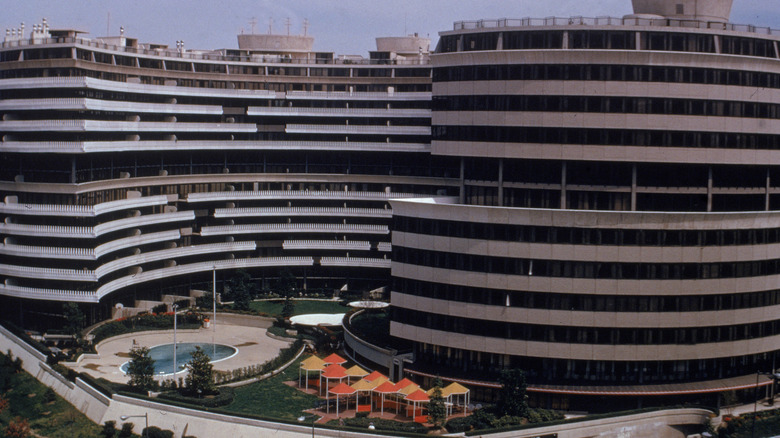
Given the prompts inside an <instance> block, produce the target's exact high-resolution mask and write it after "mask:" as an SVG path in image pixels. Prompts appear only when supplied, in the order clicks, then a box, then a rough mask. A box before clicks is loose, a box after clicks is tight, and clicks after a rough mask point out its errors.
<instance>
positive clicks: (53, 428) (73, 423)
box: [0, 356, 100, 438]
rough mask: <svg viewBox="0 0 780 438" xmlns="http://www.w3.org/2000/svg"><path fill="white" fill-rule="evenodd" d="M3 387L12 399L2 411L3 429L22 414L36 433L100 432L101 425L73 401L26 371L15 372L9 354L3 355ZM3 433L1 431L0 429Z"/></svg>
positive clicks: (55, 436)
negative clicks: (69, 401) (47, 397)
mask: <svg viewBox="0 0 780 438" xmlns="http://www.w3.org/2000/svg"><path fill="white" fill-rule="evenodd" d="M0 360H1V361H2V362H3V364H2V365H0V390H1V391H2V397H3V398H5V399H7V400H8V401H9V404H8V408H7V409H6V410H4V411H3V412H2V413H0V431H2V430H4V429H5V428H6V426H7V425H8V423H9V422H10V421H12V420H13V418H14V417H17V416H20V417H22V418H26V419H28V420H29V422H30V427H31V428H32V429H33V431H34V432H35V433H37V434H38V435H40V436H45V437H48V438H70V437H75V438H80V437H84V438H87V437H89V438H92V437H96V436H99V433H100V427H99V426H98V425H97V424H95V423H93V422H92V421H90V419H89V418H87V417H86V416H84V414H82V413H81V412H79V411H78V410H77V409H76V408H75V407H73V405H71V404H70V403H68V402H66V401H65V400H64V399H63V398H61V397H60V396H58V395H56V394H52V393H51V392H50V393H49V396H50V397H51V398H50V400H53V401H46V399H45V395H46V391H47V389H48V388H47V387H46V386H44V385H43V384H41V383H40V382H39V381H37V380H36V379H35V378H34V377H32V376H31V375H29V374H27V373H25V372H18V373H14V372H13V369H12V368H10V367H8V366H7V365H6V364H5V362H6V357H5V356H2V358H1V359H0ZM0 433H1V432H0Z"/></svg>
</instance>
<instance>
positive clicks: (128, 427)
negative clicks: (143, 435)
mask: <svg viewBox="0 0 780 438" xmlns="http://www.w3.org/2000/svg"><path fill="white" fill-rule="evenodd" d="M134 427H135V424H133V423H122V428H121V429H119V436H118V437H117V438H130V437H131V436H133V428H134Z"/></svg>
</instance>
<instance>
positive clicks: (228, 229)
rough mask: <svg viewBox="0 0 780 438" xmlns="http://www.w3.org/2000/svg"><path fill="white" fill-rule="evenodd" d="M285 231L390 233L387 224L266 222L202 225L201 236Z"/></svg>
mask: <svg viewBox="0 0 780 438" xmlns="http://www.w3.org/2000/svg"><path fill="white" fill-rule="evenodd" d="M287 233H335V234H390V230H389V228H388V227H387V225H359V224H266V225H220V226H214V227H203V228H202V229H201V231H200V235H201V236H225V235H227V236H230V235H237V234H287Z"/></svg>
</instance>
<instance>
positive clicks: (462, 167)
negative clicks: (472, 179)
mask: <svg viewBox="0 0 780 438" xmlns="http://www.w3.org/2000/svg"><path fill="white" fill-rule="evenodd" d="M465 202H466V161H465V158H464V157H460V190H459V195H458V203H459V204H463V203H465Z"/></svg>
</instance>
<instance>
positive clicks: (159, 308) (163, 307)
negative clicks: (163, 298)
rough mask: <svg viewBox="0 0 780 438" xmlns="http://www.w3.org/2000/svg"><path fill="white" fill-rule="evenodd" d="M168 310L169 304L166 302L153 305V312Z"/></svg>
mask: <svg viewBox="0 0 780 438" xmlns="http://www.w3.org/2000/svg"><path fill="white" fill-rule="evenodd" d="M167 311H168V305H167V304H165V303H163V304H158V305H156V306H154V307H152V313H165V312H167Z"/></svg>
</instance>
